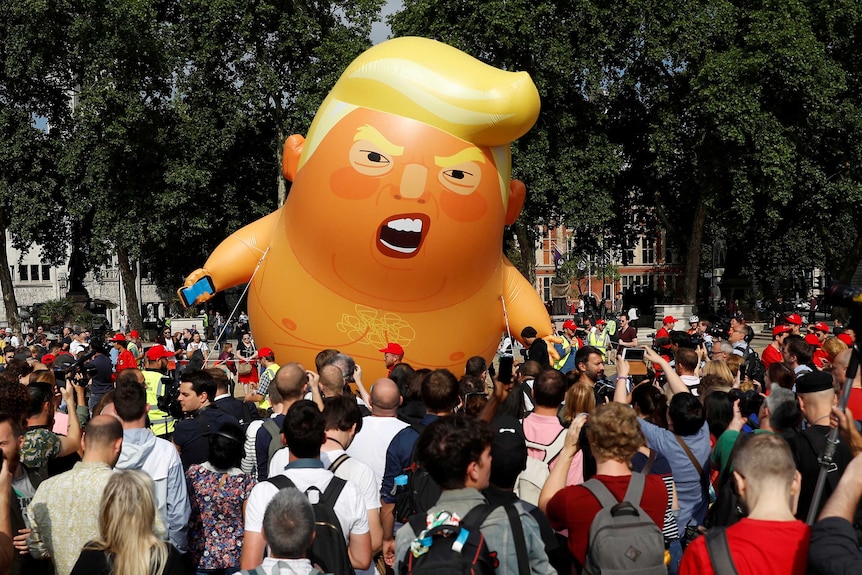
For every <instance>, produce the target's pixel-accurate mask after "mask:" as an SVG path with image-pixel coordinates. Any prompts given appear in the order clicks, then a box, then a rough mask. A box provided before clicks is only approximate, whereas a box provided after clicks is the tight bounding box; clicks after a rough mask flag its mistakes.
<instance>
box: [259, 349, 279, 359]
mask: <svg viewBox="0 0 862 575" xmlns="http://www.w3.org/2000/svg"><path fill="white" fill-rule="evenodd" d="M257 356H258V357H275V352H274V351H272V348H269V347H262V348H260V349H259V350H257Z"/></svg>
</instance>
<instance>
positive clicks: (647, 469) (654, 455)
mask: <svg viewBox="0 0 862 575" xmlns="http://www.w3.org/2000/svg"><path fill="white" fill-rule="evenodd" d="M657 457H658V451H656V450H655V449H653V448H652V447H650V448H649V457H647V460H646V465H644V468H643V469H641V473H643V474H644V475H649V472H650V471H652V466H653V465H655V460H656V458H657Z"/></svg>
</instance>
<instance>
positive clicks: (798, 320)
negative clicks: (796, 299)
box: [784, 313, 802, 325]
mask: <svg viewBox="0 0 862 575" xmlns="http://www.w3.org/2000/svg"><path fill="white" fill-rule="evenodd" d="M784 321H786V322H787V323H792V324H793V325H802V316H800V315H799V314H798V313H792V314H790V315H789V316H787V318H786V319H785V320H784Z"/></svg>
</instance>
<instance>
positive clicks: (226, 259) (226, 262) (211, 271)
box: [177, 210, 282, 303]
mask: <svg viewBox="0 0 862 575" xmlns="http://www.w3.org/2000/svg"><path fill="white" fill-rule="evenodd" d="M281 214H282V211H281V210H276V211H275V212H273V213H271V214H269V215H268V216H265V217H263V218H261V219H259V220H257V221H255V222H252V223H250V224H249V225H247V226H245V227H244V228H240V229H239V230H237V231H236V232H234V233H232V234H231V235H230V236H228V237H227V238H226V239H225V240H224V241H223V242H222V243H220V244H219V245H218V246H217V247H216V249H215V250H214V251H213V253H212V254H211V255H210V257H209V258H208V259H207V261H206V263H205V264H204V267H202V268H198V269H196V270H195V271H193V272H192V273H190V274H189V275H188V277H186V280H185V282H184V283H183V287H182V288H180V289H179V290H178V291H177V293H178V294H179V293H180V292H182V291H183V290H184V289H185V288H189V287H191V286H193V285H194V284H195V283H197V282H198V281H199V280H202V279H204V278H207V277H209V278H210V280H212V287H213V289H214V291H213V292H212V293H208V290H206V291H204V292H202V293H200V294H199V295H197V296H196V298H195V299H194V302H195V303H203V302H205V301H207V300H209V299H210V298H212V296H213V295H215V293H216V292H220V291H222V290H225V289H227V288H230V287H233V286H235V285H239V284H241V283H245V282H247V281H248V280H249V278H251V274H252V273H253V272H254V269H255V267H256V266H257V263H258V261H260V258H261V257H262V256H263V254H264V252H266V249H267V248H268V247H269V244H270V241H271V240H272V234H273V230H275V227H276V225H278V222H279V219H280V218H281ZM180 299H181V301H182V299H183V298H182V297H181V298H180Z"/></svg>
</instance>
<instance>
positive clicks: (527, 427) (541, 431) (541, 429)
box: [524, 413, 584, 485]
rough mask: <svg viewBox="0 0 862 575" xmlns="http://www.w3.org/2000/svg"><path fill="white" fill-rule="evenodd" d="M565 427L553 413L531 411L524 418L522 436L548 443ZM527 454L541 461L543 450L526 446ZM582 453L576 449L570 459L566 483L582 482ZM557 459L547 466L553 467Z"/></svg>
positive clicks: (543, 454) (578, 483)
mask: <svg viewBox="0 0 862 575" xmlns="http://www.w3.org/2000/svg"><path fill="white" fill-rule="evenodd" d="M564 429H565V428H564V427H563V426H562V425H560V420H559V419H558V418H557V417H556V416H555V415H539V414H537V413H531V414H530V415H528V416H527V417H526V418H524V436H525V437H526V438H527V439H529V440H530V441H534V442H536V443H541V444H544V445H549V444H551V443H553V442H554V440H555V439H556V438H557V436H558V435H559V434H560V432H561V431H563V430H564ZM527 455H528V456H529V457H533V458H534V459H538V460H539V461H541V460H542V459H543V458H544V457H545V451H544V450H542V449H534V448H531V447H528V448H527ZM583 460H584V455H583V452H582V451H580V450H578V452H577V453H576V454H575V457H574V459H572V465H571V466H570V467H569V473H568V476H567V478H566V485H580V484H581V483H583V482H584V465H583ZM556 464H557V460H556V459H555V460H554V461H552V462H551V464H550V465H549V466H548V467H549V468H550V469H554V467H555V466H556Z"/></svg>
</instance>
